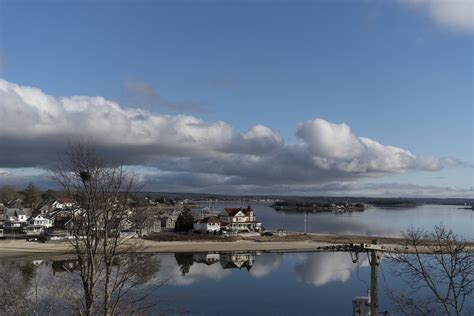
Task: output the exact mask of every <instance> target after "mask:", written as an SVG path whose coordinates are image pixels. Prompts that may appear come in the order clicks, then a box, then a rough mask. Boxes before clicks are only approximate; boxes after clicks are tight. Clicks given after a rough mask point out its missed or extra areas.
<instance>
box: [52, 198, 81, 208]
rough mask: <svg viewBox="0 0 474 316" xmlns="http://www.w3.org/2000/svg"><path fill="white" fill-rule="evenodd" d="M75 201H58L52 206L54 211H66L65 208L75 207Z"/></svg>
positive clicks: (66, 199)
mask: <svg viewBox="0 0 474 316" xmlns="http://www.w3.org/2000/svg"><path fill="white" fill-rule="evenodd" d="M75 204H76V203H75V201H74V200H73V199H69V198H63V199H58V200H56V201H54V202H53V204H52V205H51V206H52V208H53V209H57V208H59V209H64V208H73V207H74V205H75Z"/></svg>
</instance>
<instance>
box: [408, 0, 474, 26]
mask: <svg viewBox="0 0 474 316" xmlns="http://www.w3.org/2000/svg"><path fill="white" fill-rule="evenodd" d="M401 1H402V2H403V3H405V4H407V5H409V6H410V7H413V8H416V9H419V10H423V11H425V12H426V13H427V14H428V15H429V16H430V17H431V19H433V20H434V21H435V22H436V23H438V24H439V25H441V26H444V27H447V28H449V29H451V30H453V31H462V32H471V33H472V32H474V2H473V1H471V0H401Z"/></svg>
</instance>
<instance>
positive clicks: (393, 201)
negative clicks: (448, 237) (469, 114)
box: [141, 192, 474, 206]
mask: <svg viewBox="0 0 474 316" xmlns="http://www.w3.org/2000/svg"><path fill="white" fill-rule="evenodd" d="M141 194H144V195H149V196H154V195H156V196H162V197H167V198H173V199H176V200H183V199H189V200H209V199H212V200H216V199H217V200H220V201H236V200H239V201H249V202H252V201H259V200H274V201H300V202H308V203H321V204H324V203H345V202H347V203H364V204H371V205H377V206H390V205H393V206H394V205H407V206H408V205H411V206H412V205H422V204H439V205H474V199H469V198H411V197H410V198H407V197H400V198H378V197H350V196H338V197H332V196H285V195H238V194H235V195H224V194H206V193H179V192H141Z"/></svg>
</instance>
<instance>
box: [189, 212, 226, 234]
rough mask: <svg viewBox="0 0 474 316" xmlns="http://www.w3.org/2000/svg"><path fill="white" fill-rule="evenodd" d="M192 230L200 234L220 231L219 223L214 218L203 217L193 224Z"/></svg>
mask: <svg viewBox="0 0 474 316" xmlns="http://www.w3.org/2000/svg"><path fill="white" fill-rule="evenodd" d="M193 229H194V231H196V232H201V233H214V232H219V231H220V230H221V221H220V220H219V219H218V218H217V217H215V216H209V217H205V218H203V219H200V220H197V221H195V222H194V225H193Z"/></svg>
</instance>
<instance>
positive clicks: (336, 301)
mask: <svg viewBox="0 0 474 316" xmlns="http://www.w3.org/2000/svg"><path fill="white" fill-rule="evenodd" d="M149 256H150V262H152V263H153V266H154V268H155V269H151V270H149V271H151V272H150V273H148V275H144V276H142V277H143V280H144V283H143V284H142V285H140V286H139V287H137V288H138V289H139V291H142V292H143V293H147V294H148V295H149V296H150V297H151V298H152V299H153V300H154V301H155V302H156V303H157V305H156V306H155V307H154V309H153V311H152V314H160V313H166V314H191V315H243V314H245V315H351V314H352V300H353V299H354V298H355V297H356V296H363V295H365V294H366V293H367V289H368V288H369V287H370V285H369V282H370V266H369V264H368V258H367V256H366V255H365V254H363V255H362V254H361V256H360V258H359V260H358V262H357V263H353V259H354V257H353V256H351V254H350V253H332V252H328V253H292V254H279V253H222V254H216V253H211V254H202V253H201V254H197V253H194V254H193V253H190V254H159V255H149ZM25 264H28V267H29V268H28V269H26V268H25V267H26V266H27V265H25ZM53 267H54V269H53ZM0 269H1V270H2V272H3V273H4V274H3V276H5V275H8V276H11V275H13V276H16V279H15V278H13V279H12V280H11V284H1V288H2V289H3V291H4V293H3V294H4V295H5V296H4V297H14V294H16V295H19V296H20V297H21V295H25V293H29V294H28V295H25V296H23V297H28V298H30V297H32V295H33V294H34V293H39V296H40V297H39V300H38V301H39V302H40V303H41V302H42V300H44V301H46V300H48V299H49V300H50V302H52V304H59V303H60V306H59V307H60V310H61V309H62V308H65V306H67V303H64V302H60V301H59V298H60V297H61V296H60V295H58V293H62V295H63V297H64V293H66V292H67V291H68V290H70V289H71V288H73V287H76V288H77V287H78V286H80V283H79V282H77V281H78V280H77V271H75V270H74V264H73V263H71V261H55V262H51V261H36V262H34V264H33V265H32V264H31V262H30V263H25V262H0ZM396 269H397V267H396V266H394V265H393V264H392V263H390V262H388V260H385V259H382V262H381V265H380V273H379V289H380V309H379V310H380V311H381V312H383V311H390V312H392V313H393V311H394V310H395V307H394V305H393V302H392V301H391V300H390V299H389V298H388V297H387V295H386V293H387V291H396V292H397V293H400V292H403V291H405V292H406V290H407V285H406V284H405V283H403V282H402V281H401V280H400V278H398V277H395V276H394V275H393V274H392V272H393V271H396ZM25 275H27V276H29V277H25ZM74 277H76V278H74ZM4 280H5V278H4V277H2V278H0V283H2V282H4ZM25 280H30V281H29V282H30V283H29V284H30V285H28V286H27V288H25V290H24V291H25V292H24V293H23V292H18V289H19V288H20V289H21V288H22V287H23V286H24V284H25V282H26V281H25ZM71 280H75V281H74V282H75V283H72V285H71V283H68V282H71ZM164 281H166V283H164V285H163V286H157V285H160V284H163V282H164ZM9 291H11V292H12V293H10V292H9ZM75 293H76V294H75V295H78V293H80V289H79V290H78V291H76V292H75ZM76 297H77V296H76ZM13 303H14V301H13ZM473 303H474V302H472V301H468V306H467V309H466V312H467V311H470V312H471V311H473V310H472V308H473V307H474V306H473ZM37 310H41V309H40V308H38V309H37ZM64 310H65V309H63V311H64ZM466 315H469V313H466Z"/></svg>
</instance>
